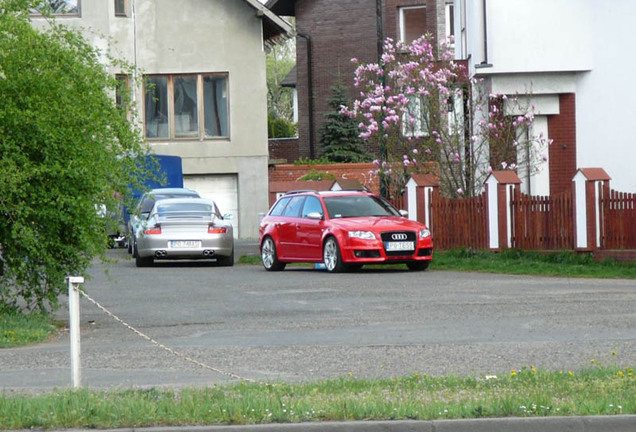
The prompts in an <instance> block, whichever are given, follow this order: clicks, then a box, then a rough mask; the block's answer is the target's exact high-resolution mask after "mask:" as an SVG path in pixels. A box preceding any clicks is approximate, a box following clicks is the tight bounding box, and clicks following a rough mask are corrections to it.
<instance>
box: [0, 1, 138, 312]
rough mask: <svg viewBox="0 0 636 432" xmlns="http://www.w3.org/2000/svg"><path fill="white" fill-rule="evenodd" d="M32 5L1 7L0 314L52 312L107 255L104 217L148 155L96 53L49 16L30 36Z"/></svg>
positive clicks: (116, 205) (114, 207) (107, 226)
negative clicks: (73, 279)
mask: <svg viewBox="0 0 636 432" xmlns="http://www.w3.org/2000/svg"><path fill="white" fill-rule="evenodd" d="M38 3H39V2H38V1H35V0H3V1H2V4H0V101H2V103H0V269H1V270H0V310H9V309H19V308H25V309H30V310H42V311H45V310H49V309H50V308H51V307H55V306H56V305H57V302H58V296H59V294H60V292H61V291H62V289H64V287H65V277H66V276H69V275H84V273H85V270H86V268H87V267H88V266H89V264H90V263H91V261H92V260H93V258H94V257H96V256H99V255H100V254H101V255H102V257H104V256H105V255H103V253H104V250H105V246H106V245H107V242H108V235H107V234H108V231H109V230H111V229H112V223H113V221H111V219H110V218H105V217H104V214H108V213H112V212H116V211H117V209H118V208H119V206H120V205H121V194H124V195H125V194H126V193H127V190H128V186H129V185H131V184H133V185H135V184H137V185H138V184H139V183H140V181H141V178H140V176H142V177H143V174H142V173H140V169H139V168H137V163H136V162H135V160H134V158H133V157H130V155H139V154H144V153H145V152H146V151H147V148H146V145H145V144H144V142H143V139H142V137H141V134H140V133H139V130H138V128H136V127H135V126H133V124H132V123H131V122H130V121H129V120H128V118H127V116H126V115H122V112H121V110H120V109H119V108H118V106H117V104H116V103H115V98H114V95H115V92H116V88H117V80H116V79H115V77H114V76H113V75H112V74H110V73H108V71H107V69H106V68H107V66H106V65H104V64H102V63H101V62H100V58H102V57H103V56H102V55H101V53H99V52H97V51H96V50H95V49H93V48H92V47H91V46H90V45H89V44H88V43H87V42H86V41H85V40H84V38H83V37H82V35H81V34H80V33H79V32H78V31H76V30H71V29H69V28H67V27H65V26H62V25H59V24H58V23H56V21H55V20H54V19H52V18H51V17H50V16H49V17H45V18H42V19H46V20H47V21H48V23H47V25H46V26H45V27H46V28H45V29H43V30H36V29H35V28H34V27H33V26H32V25H31V22H30V16H29V9H30V8H32V7H35V6H37V5H38ZM119 66H120V67H121V68H124V67H125V65H123V64H120V65H119ZM99 210H101V211H99Z"/></svg>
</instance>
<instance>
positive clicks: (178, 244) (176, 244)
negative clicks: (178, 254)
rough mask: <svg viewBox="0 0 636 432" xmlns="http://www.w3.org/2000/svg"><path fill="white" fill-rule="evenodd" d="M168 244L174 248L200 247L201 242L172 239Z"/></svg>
mask: <svg viewBox="0 0 636 432" xmlns="http://www.w3.org/2000/svg"><path fill="white" fill-rule="evenodd" d="M168 245H169V247H171V248H174V249H185V248H200V247H201V242H200V241H197V240H172V241H170V242H169V243H168Z"/></svg>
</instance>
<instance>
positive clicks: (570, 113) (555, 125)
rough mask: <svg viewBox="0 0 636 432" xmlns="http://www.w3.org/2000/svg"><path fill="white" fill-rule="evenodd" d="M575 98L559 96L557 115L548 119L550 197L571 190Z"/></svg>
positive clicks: (574, 145) (574, 153) (574, 143)
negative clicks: (550, 142)
mask: <svg viewBox="0 0 636 432" xmlns="http://www.w3.org/2000/svg"><path fill="white" fill-rule="evenodd" d="M575 110H576V98H575V95H574V94H573V93H568V94H562V95H559V115H556V116H550V117H548V136H549V137H550V139H552V140H553V141H552V144H551V145H550V150H549V157H550V162H549V163H550V195H558V194H560V193H562V192H565V191H566V190H570V189H571V188H572V178H573V177H574V175H575V174H576V112H575Z"/></svg>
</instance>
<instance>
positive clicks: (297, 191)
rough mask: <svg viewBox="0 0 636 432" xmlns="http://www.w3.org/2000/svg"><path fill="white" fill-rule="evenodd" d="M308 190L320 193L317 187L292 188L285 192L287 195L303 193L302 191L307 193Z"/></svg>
mask: <svg viewBox="0 0 636 432" xmlns="http://www.w3.org/2000/svg"><path fill="white" fill-rule="evenodd" d="M307 192H314V193H318V191H317V190H315V189H298V190H291V191H288V192H285V195H294V194H301V193H307Z"/></svg>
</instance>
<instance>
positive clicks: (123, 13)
mask: <svg viewBox="0 0 636 432" xmlns="http://www.w3.org/2000/svg"><path fill="white" fill-rule="evenodd" d="M128 8H129V0H115V16H118V17H127V16H128V14H129V12H128Z"/></svg>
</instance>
